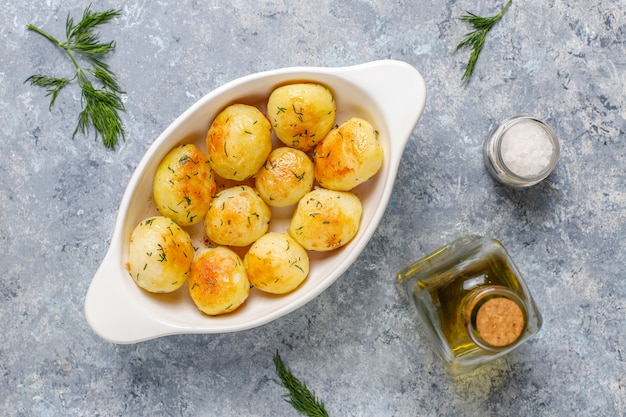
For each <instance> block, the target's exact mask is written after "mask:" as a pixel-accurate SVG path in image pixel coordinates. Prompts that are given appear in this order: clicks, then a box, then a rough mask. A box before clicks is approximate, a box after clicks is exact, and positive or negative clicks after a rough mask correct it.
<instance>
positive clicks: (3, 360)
mask: <svg viewBox="0 0 626 417" xmlns="http://www.w3.org/2000/svg"><path fill="white" fill-rule="evenodd" d="M87 4H88V2H83V1H71V0H47V1H45V2H23V1H14V0H9V1H8V2H5V4H4V7H3V13H2V14H0V39H1V44H2V52H1V53H0V113H1V114H2V123H1V124H0V132H1V134H0V155H1V156H2V157H1V159H0V172H1V175H2V182H1V185H0V203H1V207H2V210H1V211H0V253H1V257H0V326H1V328H0V376H1V377H0V409H1V410H2V412H1V413H0V414H2V415H6V416H224V417H225V416H295V415H298V414H297V412H296V411H295V410H293V409H292V408H291V406H290V405H289V404H287V403H286V402H285V401H283V399H282V397H281V396H282V394H284V392H285V390H284V389H283V388H282V387H280V386H279V385H278V384H276V382H275V378H276V376H275V373H274V365H273V363H272V357H273V355H274V353H275V352H277V351H278V352H280V354H281V356H282V358H283V360H284V361H285V363H286V364H287V365H288V366H289V367H290V368H291V369H292V370H293V372H294V373H295V374H296V375H297V376H298V377H300V378H301V379H302V380H304V381H305V382H306V383H307V384H308V385H309V387H310V388H311V389H312V390H313V391H314V392H315V393H316V394H317V395H318V396H319V398H321V399H322V400H323V401H324V403H325V405H326V408H327V410H328V412H329V414H330V415H331V416H394V417H405V416H407V417H408V416H452V415H462V416H572V415H586V416H623V415H624V414H625V413H626V352H625V346H626V336H625V334H626V284H625V283H626V272H625V268H624V265H625V264H626V221H625V220H626V219H625V217H626V173H625V172H626V147H625V140H626V136H625V132H626V94H625V93H626V0H599V1H575V0H548V1H545V0H542V1H540V0H528V1H525V2H522V1H518V0H514V1H513V3H512V5H511V7H510V8H509V10H508V11H507V13H506V14H505V15H504V18H503V20H502V21H501V22H500V23H499V24H498V25H496V27H495V28H494V29H493V30H492V32H491V33H490V35H489V37H488V39H487V41H486V45H485V48H484V51H483V53H482V54H481V56H480V59H479V62H478V65H477V68H476V70H475V73H474V76H473V78H472V79H471V81H470V82H469V84H467V85H466V86H463V85H462V84H461V74H462V73H463V69H464V65H465V63H466V62H467V59H468V56H469V51H467V50H461V51H457V52H455V50H454V48H455V46H456V44H457V43H458V42H459V41H460V40H461V39H462V37H463V35H464V34H465V33H466V32H467V31H468V27H467V25H466V24H465V23H463V22H462V21H460V20H459V19H458V17H459V16H461V15H462V14H463V13H464V12H465V11H466V10H469V11H472V12H474V13H477V14H481V15H490V14H495V13H496V12H497V11H498V10H499V9H500V8H501V7H502V6H503V4H504V0H501V1H495V0H479V1H470V0H446V1H434V0H424V1H409V0H396V1H379V0H369V1H367V0H345V1H328V0H314V1H308V2H287V1H260V2H259V1H244V0H231V1H217V0H216V1H207V2H202V1H188V0H182V1H167V0H164V1H146V0H140V1H130V2H126V4H124V3H116V2H111V1H100V2H95V3H94V4H93V9H94V10H104V9H106V8H121V10H122V15H121V17H119V18H118V19H116V20H115V21H114V22H112V23H110V24H108V25H107V26H105V27H103V28H102V30H101V31H100V33H101V36H102V38H103V39H105V40H106V39H114V40H116V41H117V49H116V51H115V53H114V54H113V55H112V56H110V57H109V58H107V63H109V64H110V66H111V68H113V69H114V71H116V73H117V74H118V76H119V80H120V82H121V83H122V85H123V87H124V89H125V91H126V94H125V95H124V102H125V105H126V111H125V112H124V113H122V119H123V121H124V125H125V128H126V132H127V137H126V140H125V142H123V143H121V145H120V146H119V147H118V148H117V149H116V150H114V151H111V150H107V149H105V148H104V146H102V144H101V143H100V142H99V141H96V140H95V139H94V137H93V135H92V136H89V137H84V136H81V135H78V136H76V137H75V138H74V139H72V138H71V135H72V132H73V130H74V127H75V125H76V117H77V114H78V112H79V110H80V95H79V92H78V90H77V89H76V86H70V87H68V88H67V90H66V91H64V92H63V93H61V95H60V96H59V98H58V99H57V103H56V105H55V107H54V108H53V109H52V111H49V110H48V98H46V97H45V91H44V90H42V89H40V88H36V87H32V86H30V85H28V84H24V80H25V79H26V77H28V76H29V75H31V74H34V73H37V72H46V73H51V74H64V73H66V72H67V71H68V70H70V69H71V67H70V63H69V62H68V61H67V59H66V57H65V56H63V54H62V53H61V52H60V51H59V50H55V49H54V48H53V47H52V45H51V44H50V43H49V42H47V41H46V40H44V39H43V38H41V37H38V36H37V35H36V34H34V33H33V32H30V31H27V30H26V24H27V23H29V22H31V23H33V24H36V25H38V26H40V27H42V28H44V29H46V30H48V31H49V32H51V33H53V34H56V35H58V36H62V35H63V32H64V26H65V18H66V16H67V15H68V13H69V14H71V15H72V16H74V17H75V18H77V19H78V18H80V15H81V14H82V12H83V9H84V8H85V7H86V6H87ZM384 58H393V59H398V60H403V61H406V62H408V63H410V64H412V65H414V66H415V67H416V68H417V69H418V70H419V71H420V72H421V73H422V74H423V76H424V78H425V80H426V83H427V87H428V93H429V97H428V102H427V106H426V111H425V113H424V116H423V118H422V120H421V121H420V123H419V125H418V126H417V127H416V129H415V130H414V132H413V134H412V136H411V139H410V141H409V144H408V145H407V148H406V151H405V154H404V157H403V160H402V164H401V166H400V170H399V173H398V178H397V182H396V186H395V189H394V191H393V195H392V198H391V201H390V204H389V207H388V209H387V211H386V213H385V216H384V217H383V219H382V221H381V224H380V226H379V228H378V229H377V231H376V233H375V234H374V236H373V239H372V240H371V242H370V243H369V245H368V246H367V247H366V249H365V251H364V252H363V253H362V255H361V256H360V257H359V258H358V260H357V261H356V262H355V264H354V265H353V266H352V267H351V268H350V269H349V270H348V271H347V272H346V273H345V274H344V275H343V276H342V277H341V278H340V279H339V280H338V281H337V282H336V283H335V284H334V285H333V286H331V287H330V288H329V289H328V290H327V291H325V292H324V293H323V294H322V295H321V296H319V297H318V298H316V299H315V300H313V301H312V302H311V303H309V304H307V305H306V306H305V307H303V308H301V309H299V310H297V311H295V312H293V313H291V314H289V315H287V316H285V317H283V318H281V319H279V320H276V321H274V322H272V323H270V324H267V325H266V326H263V327H261V328H257V329H253V330H248V331H243V332H238V333H231V334H219V335H186V336H170V337H165V338H160V339H157V340H153V341H148V342H143V343H139V344H136V345H121V346H120V345H112V344H110V343H108V342H105V341H103V340H101V339H100V338H99V337H98V336H96V335H95V334H94V333H93V332H92V331H91V329H90V328H89V326H88V324H87V322H86V321H85V317H84V312H83V306H84V298H85V294H86V292H87V288H88V286H89V283H90V281H91V278H92V277H93V274H94V272H95V271H96V269H97V267H98V265H99V264H100V262H101V261H102V258H103V256H104V254H105V253H106V250H107V248H108V245H109V243H110V239H111V234H112V230H113V225H114V222H115V216H116V213H117V208H118V205H119V203H120V199H121V196H122V194H123V192H124V189H125V186H126V184H127V182H128V180H129V178H130V176H131V174H132V172H133V170H134V169H135V167H136V165H137V163H138V161H139V160H140V159H141V157H142V155H143V154H144V153H145V151H146V150H147V148H148V147H149V146H150V144H151V143H152V142H153V141H154V139H155V138H156V137H157V136H158V134H159V133H160V132H161V131H162V130H163V129H164V128H165V127H167V125H168V124H169V123H170V122H171V121H173V120H174V119H175V118H176V117H177V116H178V115H179V114H180V113H182V112H183V111H184V110H185V109H187V108H188V107H189V106H190V105H191V104H193V103H194V102H195V101H196V100H197V99H199V98H200V97H201V96H202V95H204V94H206V93H208V92H209V91H211V90H212V89H214V88H216V87H218V86H220V85H222V84H224V83H225V82H228V81H230V80H233V79H235V78H237V77H240V76H243V75H246V74H249V73H253V72H258V71H262V70H268V69H274V68H280V67H286V66H294V65H311V66H344V65H351V64H358V63H362V62H366V61H371V60H377V59H384ZM517 114H528V115H532V116H535V117H539V118H541V119H543V120H545V121H546V122H547V123H549V124H550V125H551V126H552V127H553V128H554V129H555V130H556V132H557V134H558V136H559V138H560V140H561V144H562V156H561V160H560V162H559V165H558V166H557V169H556V170H555V172H554V173H553V174H552V175H551V176H550V177H549V178H548V180H547V181H545V182H543V183H541V184H539V185H537V186H535V187H533V188H531V189H527V190H513V189H510V188H507V187H505V186H502V185H500V184H498V183H496V182H494V181H493V180H492V179H491V177H490V176H489V175H488V173H487V171H486V169H485V167H484V164H483V161H482V148H481V147H482V142H483V139H484V136H485V135H486V134H487V132H488V131H489V129H490V128H491V126H492V125H493V124H494V123H497V122H498V121H500V120H502V119H505V118H508V117H510V116H513V115H517ZM463 233H476V234H481V235H485V236H490V237H495V238H498V239H500V240H501V241H502V242H503V243H504V245H505V246H506V247H507V249H508V250H509V252H510V253H511V255H512V257H513V258H514V260H515V262H516V264H517V266H518V268H519V269H520V270H521V271H522V273H523V274H524V277H525V279H526V281H527V283H528V285H529V286H530V288H531V290H532V291H533V294H534V296H535V298H536V301H537V304H538V305H539V308H540V309H541V312H542V314H543V317H544V326H543V329H542V330H541V332H540V334H539V335H538V337H536V338H535V339H533V340H532V341H531V342H529V343H527V344H525V345H523V346H522V347H520V348H519V349H518V350H516V351H515V352H513V353H512V354H510V355H507V356H506V357H505V358H503V359H501V360H499V361H497V362H494V363H492V364H490V365H487V366H485V367H483V368H481V369H480V371H478V372H476V373H475V374H473V375H470V376H463V377H459V378H452V377H450V376H448V375H447V374H446V372H445V370H444V368H443V366H442V364H441V363H440V362H439V360H438V359H437V358H436V357H435V356H434V355H433V353H432V351H431V350H430V347H429V345H428V344H427V343H426V341H425V340H424V339H423V338H422V337H421V336H420V333H419V328H418V327H417V325H416V322H415V320H414V317H413V316H412V314H411V313H410V310H408V308H407V305H406V302H405V301H404V299H403V298H402V297H401V296H400V295H399V293H398V292H397V290H396V287H395V284H394V275H395V273H396V271H397V270H398V269H400V268H401V267H402V266H404V265H406V264H408V263H410V262H412V261H413V260H416V259H418V258H420V257H421V256H423V255H425V254H426V253H428V252H430V251H431V250H433V249H436V248H438V247H439V246H441V245H443V244H445V243H447V242H448V241H450V240H452V239H453V238H454V237H456V236H457V235H460V234H463Z"/></svg>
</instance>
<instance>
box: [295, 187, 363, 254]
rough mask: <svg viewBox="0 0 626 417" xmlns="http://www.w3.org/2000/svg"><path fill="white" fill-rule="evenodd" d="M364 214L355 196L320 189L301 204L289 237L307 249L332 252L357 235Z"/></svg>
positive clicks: (314, 191)
mask: <svg viewBox="0 0 626 417" xmlns="http://www.w3.org/2000/svg"><path fill="white" fill-rule="evenodd" d="M362 212H363V208H362V205H361V201H360V200H359V198H358V197H357V196H355V195H354V194H352V193H350V192H347V191H333V190H327V189H325V188H317V189H315V190H313V191H311V192H310V193H308V194H306V195H305V196H304V197H302V199H301V200H300V202H299V203H298V206H297V207H296V211H295V212H294V214H293V217H292V219H291V223H290V224H289V235H291V237H293V238H294V239H295V240H296V241H297V242H298V243H299V244H300V245H302V247H304V248H305V249H308V250H314V251H321V252H323V251H331V250H333V249H337V248H339V247H341V246H343V245H345V244H347V243H348V242H350V240H352V238H353V237H354V236H356V234H357V232H358V231H359V225H360V223H361V214H362Z"/></svg>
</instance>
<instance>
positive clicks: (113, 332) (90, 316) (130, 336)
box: [85, 248, 167, 344]
mask: <svg viewBox="0 0 626 417" xmlns="http://www.w3.org/2000/svg"><path fill="white" fill-rule="evenodd" d="M117 252H119V251H115V250H114V248H111V249H110V250H109V252H108V253H107V255H106V256H105V258H104V260H103V261H102V263H101V264H100V267H99V268H98V270H97V271H96V273H95V275H94V277H93V280H92V282H91V285H90V286H89V289H88V290H87V296H86V298H85V318H86V319H87V322H88V323H89V325H90V326H91V328H92V330H93V331H94V332H95V333H96V334H97V335H98V336H100V337H101V338H103V339H105V340H107V341H110V342H113V343H116V344H130V343H135V342H138V341H142V340H147V339H151V338H153V337H154V335H155V334H163V333H164V332H166V331H167V329H166V327H165V326H164V325H163V324H161V323H159V322H158V321H156V320H154V319H153V318H151V317H149V316H148V315H147V314H146V311H145V309H142V308H140V307H141V306H138V305H137V304H136V302H137V299H136V298H133V297H131V295H132V291H128V289H125V288H124V285H125V284H127V283H125V282H124V281H123V278H126V276H127V273H126V274H124V271H121V270H120V265H122V261H121V259H119V256H116V255H117Z"/></svg>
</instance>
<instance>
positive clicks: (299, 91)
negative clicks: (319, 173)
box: [267, 83, 337, 152]
mask: <svg viewBox="0 0 626 417" xmlns="http://www.w3.org/2000/svg"><path fill="white" fill-rule="evenodd" d="M336 112H337V109H336V105H335V99H334V98H333V95H332V93H331V92H330V90H328V88H326V87H324V86H322V85H320V84H315V83H298V84H288V85H284V86H282V87H278V88H276V89H275V90H274V91H272V93H271V94H270V97H269V99H268V101H267V114H268V117H269V118H270V122H271V124H272V128H273V129H274V133H275V134H276V136H277V137H278V139H280V140H281V141H282V142H283V143H284V144H285V145H287V146H290V147H292V148H296V149H300V150H301V151H304V152H308V151H310V150H311V149H313V147H314V146H315V145H316V144H317V143H318V142H319V141H321V140H322V139H324V136H326V134H327V133H328V132H329V131H330V129H331V128H332V127H333V125H334V124H335V115H336Z"/></svg>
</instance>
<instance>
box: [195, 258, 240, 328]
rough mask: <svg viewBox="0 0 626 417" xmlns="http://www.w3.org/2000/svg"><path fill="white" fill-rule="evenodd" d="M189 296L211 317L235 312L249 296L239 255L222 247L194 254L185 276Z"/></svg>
mask: <svg viewBox="0 0 626 417" xmlns="http://www.w3.org/2000/svg"><path fill="white" fill-rule="evenodd" d="M189 293H190V294H191V298H192V299H193V302H194V303H195V304H196V306H197V307H198V309H199V310H200V311H202V312H203V313H205V314H208V315H212V316H215V315H219V314H224V313H229V312H231V311H233V310H235V309H237V308H238V307H239V306H240V305H241V304H243V303H244V301H246V299H247V298H248V295H249V294H250V282H249V281H248V276H247V274H246V269H245V268H244V267H243V262H242V261H241V258H240V257H239V255H237V254H236V253H235V252H233V251H232V250H231V249H228V248H225V247H223V246H218V247H216V248H211V249H207V250H206V251H204V252H202V253H200V254H198V255H197V257H196V260H195V261H194V262H193V265H192V266H191V273H190V274H189Z"/></svg>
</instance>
